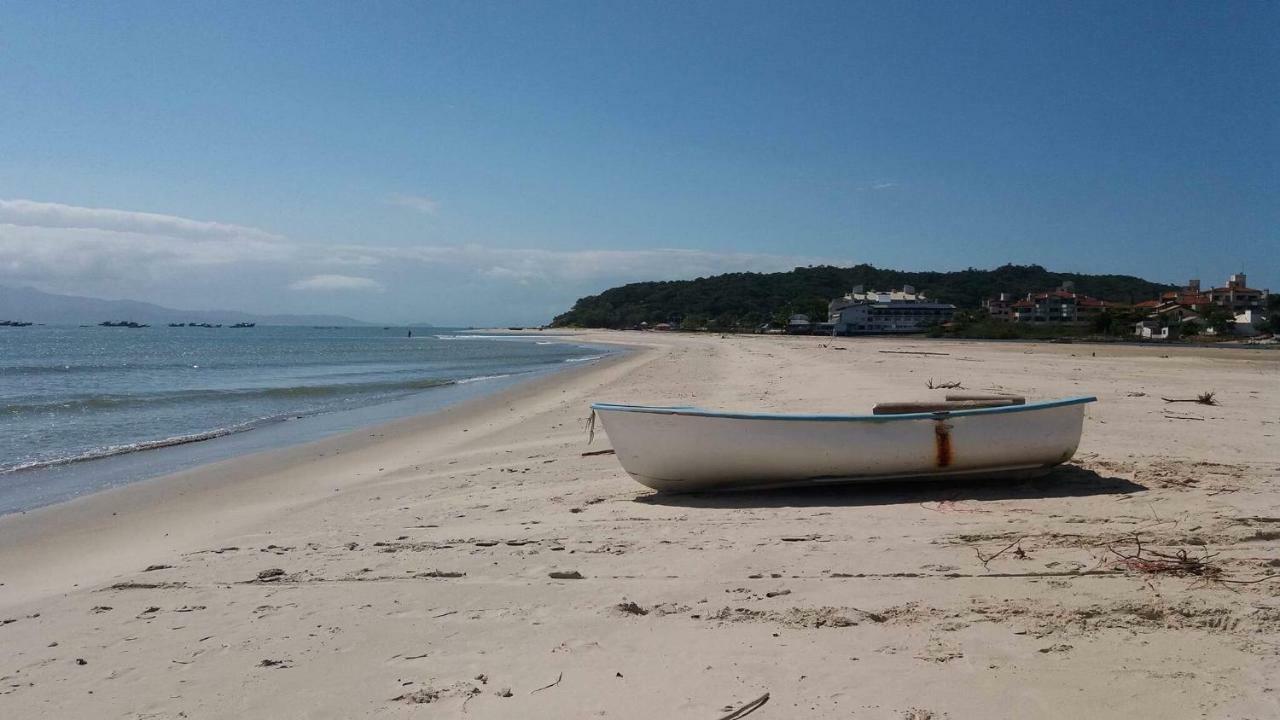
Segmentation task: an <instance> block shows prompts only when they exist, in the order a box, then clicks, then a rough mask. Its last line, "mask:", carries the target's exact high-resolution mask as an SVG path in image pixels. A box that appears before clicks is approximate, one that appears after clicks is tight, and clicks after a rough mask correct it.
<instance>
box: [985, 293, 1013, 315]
mask: <svg viewBox="0 0 1280 720" xmlns="http://www.w3.org/2000/svg"><path fill="white" fill-rule="evenodd" d="M1014 302H1016V301H1015V300H1014V299H1013V294H1012V293H1000V296H999V297H993V298H987V299H986V300H983V301H982V309H983V310H986V311H987V315H988V316H989V317H990V318H991V319H992V320H1000V321H1003V322H1013V303H1014Z"/></svg>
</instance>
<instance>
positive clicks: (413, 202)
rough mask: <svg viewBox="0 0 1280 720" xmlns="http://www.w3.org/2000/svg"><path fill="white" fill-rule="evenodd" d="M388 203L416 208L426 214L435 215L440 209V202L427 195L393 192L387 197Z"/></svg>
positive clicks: (411, 208)
mask: <svg viewBox="0 0 1280 720" xmlns="http://www.w3.org/2000/svg"><path fill="white" fill-rule="evenodd" d="M387 204H389V205H395V206H397V207H402V208H408V209H410V210H415V211H417V212H420V213H423V214H425V215H435V214H436V212H438V211H439V210H440V202H439V201H438V200H433V199H431V198H429V197H426V196H425V195H403V194H401V193H393V194H392V195H390V196H389V197H388V198H387Z"/></svg>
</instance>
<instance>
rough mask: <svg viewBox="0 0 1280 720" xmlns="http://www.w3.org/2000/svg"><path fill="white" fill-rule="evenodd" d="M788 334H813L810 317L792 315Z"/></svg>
mask: <svg viewBox="0 0 1280 720" xmlns="http://www.w3.org/2000/svg"><path fill="white" fill-rule="evenodd" d="M786 332H787V334H788V335H808V334H809V333H811V332H813V323H812V322H810V321H809V316H808V315H792V316H791V318H790V319H789V320H787V327H786Z"/></svg>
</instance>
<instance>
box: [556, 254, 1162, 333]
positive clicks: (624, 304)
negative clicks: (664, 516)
mask: <svg viewBox="0 0 1280 720" xmlns="http://www.w3.org/2000/svg"><path fill="white" fill-rule="evenodd" d="M1065 281H1071V282H1073V283H1075V289H1076V292H1079V293H1083V294H1085V295H1092V296H1093V297H1097V298H1101V299H1103V300H1111V301H1115V302H1121V303H1133V302H1140V301H1142V300H1149V299H1151V298H1154V297H1158V296H1159V294H1160V292H1162V291H1164V290H1170V289H1173V286H1172V285H1166V284H1162V283H1155V282H1151V281H1149V280H1143V279H1142V278H1138V277H1133V276H1131V275H1081V274H1076V273H1057V272H1050V271H1049V270H1046V269H1044V268H1042V267H1040V266H1039V265H1004V266H1001V267H998V268H996V269H994V270H975V269H973V268H970V269H968V270H960V271H958V272H903V271H900V270H886V269H881V268H877V267H873V266H871V265H856V266H854V267H850V268H838V267H829V266H820V267H803V268H796V269H795V270H792V271H790V272H778V273H729V274H727V275H716V276H714V277H707V278H698V279H696V280H675V281H666V282H639V283H631V284H629V285H623V286H622V287H616V288H612V289H610V290H606V291H604V292H602V293H600V294H599V295H591V296H589V297H584V298H582V299H580V300H578V301H577V302H576V303H574V305H573V308H572V309H571V310H569V311H568V312H566V313H564V314H563V315H560V316H558V317H556V318H555V320H553V321H552V325H553V326H555V327H598V328H626V327H632V326H635V325H638V324H640V323H641V322H648V323H650V324H655V323H661V322H672V323H680V324H682V325H683V326H685V327H691V328H696V327H704V326H706V327H712V328H733V327H753V326H756V325H759V324H761V323H766V322H777V321H779V320H781V319H784V318H786V317H787V316H788V315H790V314H792V313H804V314H806V315H809V316H810V317H813V318H825V317H826V314H827V302H828V301H829V300H831V299H832V298H836V297H840V296H841V295H844V294H845V293H847V292H849V290H850V289H851V288H852V287H853V286H855V285H863V286H865V287H867V288H868V289H876V290H889V289H897V288H901V287H902V286H903V285H914V286H915V288H916V290H917V291H920V292H924V293H925V294H927V295H928V296H929V297H931V298H934V299H937V300H939V301H941V302H949V303H954V304H955V305H956V306H957V307H961V308H977V307H978V306H980V305H981V303H982V299H983V298H987V297H994V296H996V295H998V294H999V293H1002V292H1007V293H1014V294H1015V295H1023V294H1026V293H1028V292H1036V291H1043V290H1051V289H1053V288H1056V287H1059V286H1061V285H1062V283H1063V282H1065Z"/></svg>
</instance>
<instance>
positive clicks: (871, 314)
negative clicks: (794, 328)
mask: <svg viewBox="0 0 1280 720" xmlns="http://www.w3.org/2000/svg"><path fill="white" fill-rule="evenodd" d="M828 309H829V311H830V313H831V324H832V326H833V331H834V333H835V334H837V335H871V334H877V333H918V332H924V331H925V330H927V329H928V328H929V327H931V326H934V325H940V324H942V323H945V322H948V321H950V320H951V318H952V316H954V315H955V312H956V306H955V305H951V304H948V303H940V302H934V301H932V300H930V299H929V298H927V297H925V295H924V293H917V292H916V289H915V288H913V287H911V286H910V285H904V286H903V287H902V289H901V290H893V291H889V292H878V291H875V290H864V289H863V287H862V286H861V285H859V286H857V287H855V288H854V289H853V291H852V292H850V293H849V294H848V295H845V296H844V297H842V298H837V299H835V300H832V301H831V303H830V305H829V306H828Z"/></svg>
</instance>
